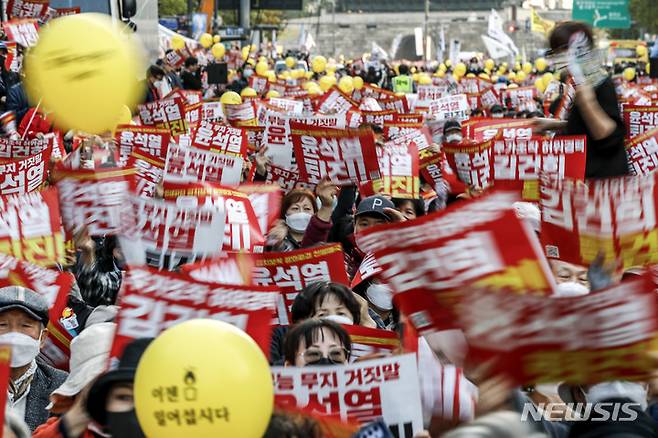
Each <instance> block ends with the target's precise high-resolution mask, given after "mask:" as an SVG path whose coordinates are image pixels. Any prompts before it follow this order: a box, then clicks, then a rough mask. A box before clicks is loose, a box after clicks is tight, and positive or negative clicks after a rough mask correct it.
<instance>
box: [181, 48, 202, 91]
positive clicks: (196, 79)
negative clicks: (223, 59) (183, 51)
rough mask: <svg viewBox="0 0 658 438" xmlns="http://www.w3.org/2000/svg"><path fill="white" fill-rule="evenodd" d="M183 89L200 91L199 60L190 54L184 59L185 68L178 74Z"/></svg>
mask: <svg viewBox="0 0 658 438" xmlns="http://www.w3.org/2000/svg"><path fill="white" fill-rule="evenodd" d="M180 77H181V81H182V82H183V89H185V90H196V91H201V74H200V72H199V61H197V59H196V58H194V57H192V56H190V57H189V58H187V59H186V60H185V70H183V72H182V73H181V74H180Z"/></svg>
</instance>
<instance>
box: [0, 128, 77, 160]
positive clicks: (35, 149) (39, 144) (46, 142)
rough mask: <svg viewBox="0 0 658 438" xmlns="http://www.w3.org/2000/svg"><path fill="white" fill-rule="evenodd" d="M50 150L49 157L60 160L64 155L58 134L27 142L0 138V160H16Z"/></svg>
mask: <svg viewBox="0 0 658 438" xmlns="http://www.w3.org/2000/svg"><path fill="white" fill-rule="evenodd" d="M49 148H50V149H51V150H52V152H51V154H50V156H52V157H53V158H57V159H61V158H63V157H64V155H65V153H66V152H65V151H64V145H63V144H62V137H61V135H60V134H59V133H57V134H53V135H51V136H49V137H43V138H34V139H29V140H27V139H26V140H11V139H9V138H0V160H3V161H4V160H16V159H19V158H27V157H29V156H31V155H36V154H38V153H39V152H44V151H46V150H47V149H49Z"/></svg>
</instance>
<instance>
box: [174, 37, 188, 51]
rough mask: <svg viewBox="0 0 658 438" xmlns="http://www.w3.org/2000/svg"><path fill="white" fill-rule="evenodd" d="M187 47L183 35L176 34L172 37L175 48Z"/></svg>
mask: <svg viewBox="0 0 658 438" xmlns="http://www.w3.org/2000/svg"><path fill="white" fill-rule="evenodd" d="M183 47H185V39H183V37H182V36H180V35H178V34H176V35H174V36H172V37H171V48H172V49H174V50H180V49H182V48H183Z"/></svg>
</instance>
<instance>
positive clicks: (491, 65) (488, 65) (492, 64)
mask: <svg viewBox="0 0 658 438" xmlns="http://www.w3.org/2000/svg"><path fill="white" fill-rule="evenodd" d="M495 66H496V63H495V62H494V60H493V59H491V58H489V59H487V60H486V61H484V68H486V69H487V70H493V69H494V67H495Z"/></svg>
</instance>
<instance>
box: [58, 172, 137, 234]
mask: <svg viewBox="0 0 658 438" xmlns="http://www.w3.org/2000/svg"><path fill="white" fill-rule="evenodd" d="M133 173H134V172H133V170H132V169H121V168H105V169H96V170H87V169H77V170H58V169H56V170H54V171H53V179H54V180H55V181H56V183H55V186H56V187H57V189H58V192H59V205H60V208H61V213H62V221H63V223H64V227H65V228H66V230H67V231H68V232H69V233H71V234H73V233H76V232H78V231H79V230H81V229H82V228H83V227H87V231H88V233H89V235H90V236H104V235H106V234H116V233H118V232H120V231H121V228H122V222H121V211H122V210H123V209H124V208H125V204H126V196H127V195H128V192H129V189H130V176H131V175H132V174H133Z"/></svg>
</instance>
